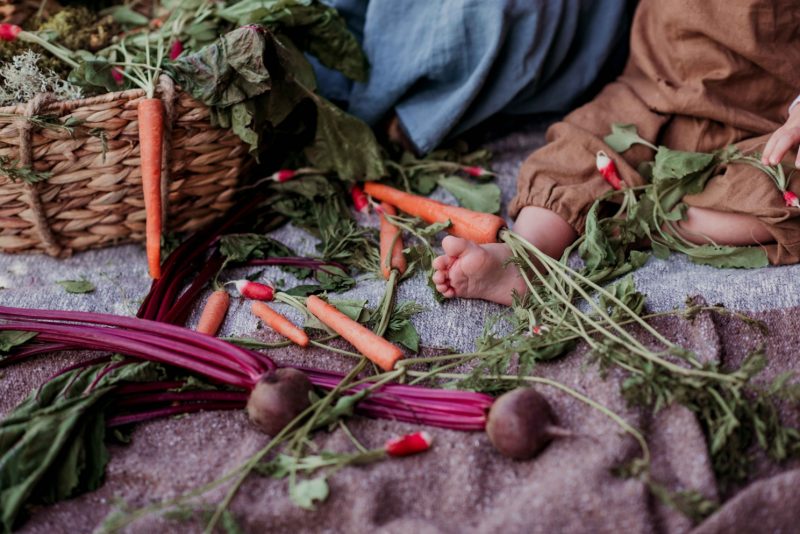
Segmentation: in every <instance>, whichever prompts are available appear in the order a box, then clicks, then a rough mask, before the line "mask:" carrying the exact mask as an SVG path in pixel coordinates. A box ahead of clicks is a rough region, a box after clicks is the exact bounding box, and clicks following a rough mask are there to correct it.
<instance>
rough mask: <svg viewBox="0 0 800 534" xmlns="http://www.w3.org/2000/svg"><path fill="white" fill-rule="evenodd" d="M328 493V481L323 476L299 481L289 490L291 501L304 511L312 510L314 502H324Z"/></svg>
mask: <svg viewBox="0 0 800 534" xmlns="http://www.w3.org/2000/svg"><path fill="white" fill-rule="evenodd" d="M329 493H330V489H329V488H328V481H327V479H326V478H325V477H324V476H320V477H317V478H312V479H308V480H301V481H300V482H298V483H297V484H294V485H293V486H290V489H289V495H290V496H291V498H292V501H293V502H294V503H295V504H296V505H297V506H299V507H300V508H305V509H306V510H313V509H314V503H315V502H324V501H325V499H327V498H328V495H329Z"/></svg>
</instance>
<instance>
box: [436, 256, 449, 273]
mask: <svg viewBox="0 0 800 534" xmlns="http://www.w3.org/2000/svg"><path fill="white" fill-rule="evenodd" d="M452 264H453V258H451V257H450V256H437V257H436V259H434V260H433V268H434V269H436V270H437V271H446V270H447V269H449V268H450V266H451V265H452Z"/></svg>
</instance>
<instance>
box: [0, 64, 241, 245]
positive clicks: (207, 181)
mask: <svg viewBox="0 0 800 534" xmlns="http://www.w3.org/2000/svg"><path fill="white" fill-rule="evenodd" d="M143 96H144V93H143V91H141V90H138V89H137V90H130V91H123V92H117V93H108V94H104V95H101V96H97V97H93V98H88V99H82V100H70V101H62V102H54V101H52V100H50V99H49V98H48V97H47V96H46V95H39V96H37V97H36V98H35V99H34V100H33V101H31V102H29V103H27V104H23V105H18V106H12V107H6V108H0V156H2V157H3V158H5V159H6V160H8V161H14V162H17V163H18V165H19V166H21V167H25V166H30V167H32V168H33V170H35V171H37V172H45V173H50V177H49V178H47V179H46V180H44V181H41V182H38V183H35V184H27V183H23V182H21V181H16V182H15V181H12V180H11V179H10V178H9V177H7V176H4V175H3V174H2V173H1V172H0V250H1V251H3V252H9V253H18V252H45V253H47V254H50V255H53V256H62V257H63V256H67V255H69V254H71V253H72V252H73V251H80V250H85V249H89V248H97V247H103V246H107V245H111V244H119V243H126V242H133V241H144V238H145V210H144V199H143V197H142V184H141V173H140V169H139V129H138V124H137V111H136V107H137V104H138V102H139V100H140V99H141V98H143ZM156 96H158V97H160V98H162V100H163V101H164V109H165V115H166V116H165V119H164V122H165V132H164V138H165V139H164V149H163V157H162V159H163V167H164V172H163V174H162V191H163V192H164V202H163V204H164V206H165V212H166V213H165V217H166V218H165V219H164V220H165V222H166V224H165V230H167V229H168V230H171V231H177V232H183V231H189V230H195V229H197V228H200V227H202V226H204V225H206V224H207V223H209V222H210V221H212V220H213V219H215V218H217V217H219V216H220V215H222V214H223V213H225V212H226V211H227V210H228V209H229V208H230V207H231V206H232V204H233V201H232V200H233V195H234V192H235V188H236V186H237V183H238V178H239V175H240V174H241V173H242V171H243V170H245V168H246V167H247V166H249V165H250V164H251V162H252V158H250V156H249V154H248V151H247V147H246V145H245V144H244V143H243V142H242V141H241V139H239V137H237V136H236V135H234V134H233V133H231V132H230V131H229V130H226V129H221V128H217V127H213V126H212V125H211V123H210V120H209V111H208V108H207V107H206V106H205V105H204V104H202V103H201V102H199V101H197V100H195V99H193V98H192V97H191V96H190V95H188V94H187V93H184V92H181V91H179V90H176V89H175V88H174V87H173V86H172V83H171V82H170V81H169V79H168V78H166V77H162V79H161V83H160V84H159V93H158V94H157V95H156ZM41 116H47V117H57V118H59V121H60V122H61V123H62V124H63V123H64V122H65V121H67V120H68V119H70V118H72V121H71V122H72V123H75V122H77V123H78V124H79V126H77V127H75V128H72V129H66V128H57V127H56V128H54V127H49V126H44V127H42V126H41V124H38V123H36V121H31V120H30V119H28V117H41Z"/></svg>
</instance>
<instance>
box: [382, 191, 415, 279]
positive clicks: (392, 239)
mask: <svg viewBox="0 0 800 534" xmlns="http://www.w3.org/2000/svg"><path fill="white" fill-rule="evenodd" d="M384 215H397V210H396V209H394V206H392V205H390V204H387V203H386V202H382V203H381V214H380V220H381V246H380V250H381V272H382V273H383V277H384V278H385V279H387V280H388V279H389V275H390V274H391V272H392V269H397V272H398V273H400V274H403V273H405V272H406V267H408V264H407V263H406V257H405V256H403V238H402V236H401V235H400V228H398V227H397V226H395V225H393V224H392V223H390V222H389V221H388V219H386V217H384Z"/></svg>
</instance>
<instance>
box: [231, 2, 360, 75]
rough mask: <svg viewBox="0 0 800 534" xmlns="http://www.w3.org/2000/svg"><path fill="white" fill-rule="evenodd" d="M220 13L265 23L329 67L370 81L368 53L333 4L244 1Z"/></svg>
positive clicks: (239, 20)
mask: <svg viewBox="0 0 800 534" xmlns="http://www.w3.org/2000/svg"><path fill="white" fill-rule="evenodd" d="M217 13H218V15H219V16H220V17H222V18H224V19H226V20H229V21H231V22H235V23H236V24H237V25H238V26H243V25H245V24H263V25H264V26H267V27H269V28H271V29H273V30H275V31H283V32H286V33H288V34H289V35H290V36H291V37H292V40H293V41H294V42H295V43H297V45H298V46H299V47H300V48H301V49H303V50H305V51H307V52H309V53H310V54H311V55H313V56H315V57H317V59H319V60H320V62H321V63H322V64H323V65H325V66H326V67H329V68H332V69H336V70H338V71H340V72H341V73H342V74H344V75H345V76H347V77H348V78H351V79H353V80H356V81H365V80H366V77H367V59H366V56H365V55H364V52H363V51H362V50H361V46H360V45H359V44H358V41H357V40H356V38H355V36H354V35H353V34H352V33H350V31H349V30H348V29H347V25H346V24H345V21H344V19H343V18H342V17H341V16H340V15H339V13H338V12H337V11H336V9H334V8H333V7H329V6H326V5H324V4H323V3H321V2H317V1H309V0H281V1H271V2H265V1H264V0H243V1H240V2H235V3H232V4H231V5H229V6H227V7H225V8H223V9H220V10H219V11H218V12H217Z"/></svg>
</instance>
